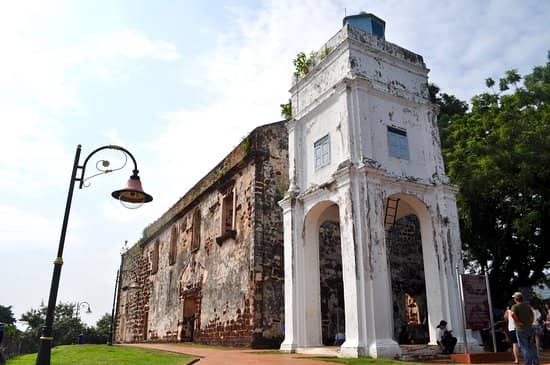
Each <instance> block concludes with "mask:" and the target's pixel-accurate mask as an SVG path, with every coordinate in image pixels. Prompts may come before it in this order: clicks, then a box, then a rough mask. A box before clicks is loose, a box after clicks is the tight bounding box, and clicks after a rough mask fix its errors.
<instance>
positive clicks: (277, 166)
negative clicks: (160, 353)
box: [116, 122, 288, 347]
mask: <svg viewBox="0 0 550 365" xmlns="http://www.w3.org/2000/svg"><path fill="white" fill-rule="evenodd" d="M287 139H288V137H287V132H286V126H285V124H284V123H283V122H279V123H274V124H271V125H267V126H263V127H259V128H257V129H256V130H254V131H253V132H252V133H251V134H250V135H249V136H248V137H247V138H245V139H244V140H243V141H242V142H241V144H239V146H237V147H236V148H235V150H233V152H232V153H231V154H230V155H228V156H227V157H226V158H225V159H224V160H223V161H222V162H220V163H219V164H218V165H217V166H216V168H214V169H213V170H212V171H211V172H210V173H209V174H208V175H207V176H205V177H204V178H203V179H201V181H199V182H198V183H197V184H196V185H195V187H194V188H193V189H191V190H190V191H189V192H188V193H187V194H186V195H184V197H182V198H181V199H180V201H179V202H178V203H176V204H175V205H174V206H173V207H172V208H170V209H169V210H168V211H167V212H166V213H165V214H164V215H163V216H162V217H160V218H159V219H158V220H157V221H156V222H154V223H153V224H152V225H150V226H149V227H148V228H147V229H146V230H145V232H144V238H143V239H142V240H141V241H140V242H138V244H136V245H135V246H134V247H133V248H132V249H131V250H129V251H128V252H126V253H125V254H124V256H123V264H122V267H123V269H122V278H121V285H120V287H121V289H120V291H119V302H118V308H117V318H116V321H117V331H116V340H117V341H118V342H136V341H189V340H193V341H197V342H202V343H209V344H221V345H253V346H257V347H265V346H276V345H277V344H278V343H280V339H281V337H282V328H281V324H282V322H283V320H282V313H283V269H282V267H283V266H282V229H283V228H282V223H281V220H282V212H281V210H280V208H279V207H278V206H277V204H276V202H277V201H278V200H279V199H280V198H281V197H282V195H281V191H282V190H284V186H285V183H286V181H288V147H287ZM222 220H223V224H222ZM228 225H229V226H228ZM132 281H135V282H136V285H134V288H129V286H130V285H129V283H130V282H132Z"/></svg>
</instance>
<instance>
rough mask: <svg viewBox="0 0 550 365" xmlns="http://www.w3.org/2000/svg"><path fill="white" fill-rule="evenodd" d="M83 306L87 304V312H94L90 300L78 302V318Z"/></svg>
mask: <svg viewBox="0 0 550 365" xmlns="http://www.w3.org/2000/svg"><path fill="white" fill-rule="evenodd" d="M82 306H86V308H87V309H86V313H92V308H91V307H90V303H88V302H80V303H76V318H79V316H80V308H81V307H82Z"/></svg>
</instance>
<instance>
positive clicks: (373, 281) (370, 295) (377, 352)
mask: <svg viewBox="0 0 550 365" xmlns="http://www.w3.org/2000/svg"><path fill="white" fill-rule="evenodd" d="M382 192H383V188H382V184H381V182H380V181H378V179H377V178H376V176H374V177H369V175H367V179H366V214H365V218H364V219H365V222H366V230H365V232H366V240H365V244H366V250H367V252H366V258H367V261H368V263H367V264H366V273H367V278H366V296H365V299H366V300H365V302H366V303H365V308H366V324H367V335H368V355H369V356H371V357H374V358H378V357H387V358H393V357H396V356H399V355H401V348H400V347H399V344H398V343H397V342H396V341H395V340H394V339H393V303H392V291H391V278H390V273H389V264H388V259H387V250H386V235H385V230H384V195H383V193H382Z"/></svg>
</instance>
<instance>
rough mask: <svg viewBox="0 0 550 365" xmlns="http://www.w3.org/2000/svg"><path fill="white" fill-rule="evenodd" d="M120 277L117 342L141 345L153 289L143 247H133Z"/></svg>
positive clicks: (124, 259) (127, 255) (124, 258)
mask: <svg viewBox="0 0 550 365" xmlns="http://www.w3.org/2000/svg"><path fill="white" fill-rule="evenodd" d="M120 275H121V278H120V280H119V295H118V305H117V312H116V324H115V329H116V330H115V342H137V341H141V340H143V337H144V331H145V328H144V326H145V318H144V315H145V309H146V303H148V301H149V296H150V285H149V282H148V275H149V271H148V265H147V262H146V261H145V260H144V257H143V254H142V250H141V247H140V246H134V247H132V248H131V249H130V250H128V251H127V252H126V253H125V254H124V255H123V257H122V265H121V271H120Z"/></svg>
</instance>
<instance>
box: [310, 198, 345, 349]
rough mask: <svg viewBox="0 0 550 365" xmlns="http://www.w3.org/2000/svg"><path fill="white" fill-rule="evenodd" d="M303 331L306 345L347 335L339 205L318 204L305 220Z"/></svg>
mask: <svg viewBox="0 0 550 365" xmlns="http://www.w3.org/2000/svg"><path fill="white" fill-rule="evenodd" d="M303 238H304V268H305V270H304V279H305V282H306V283H307V285H306V286H305V287H304V289H305V290H304V293H303V298H304V301H305V303H304V304H305V308H306V311H305V316H306V317H305V318H304V319H305V321H304V325H305V328H304V330H305V331H304V333H305V338H306V340H307V343H306V346H322V345H334V344H335V337H336V334H337V333H340V334H341V335H340V336H341V337H343V338H344V337H345V318H344V317H345V314H344V312H345V311H344V292H343V291H344V285H343V280H342V254H341V238H340V224H339V207H338V205H337V204H336V203H334V202H332V201H328V200H327V201H322V202H319V203H317V204H316V205H315V206H313V207H312V208H311V209H309V211H308V212H307V214H306V216H305V219H304V236H303Z"/></svg>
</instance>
